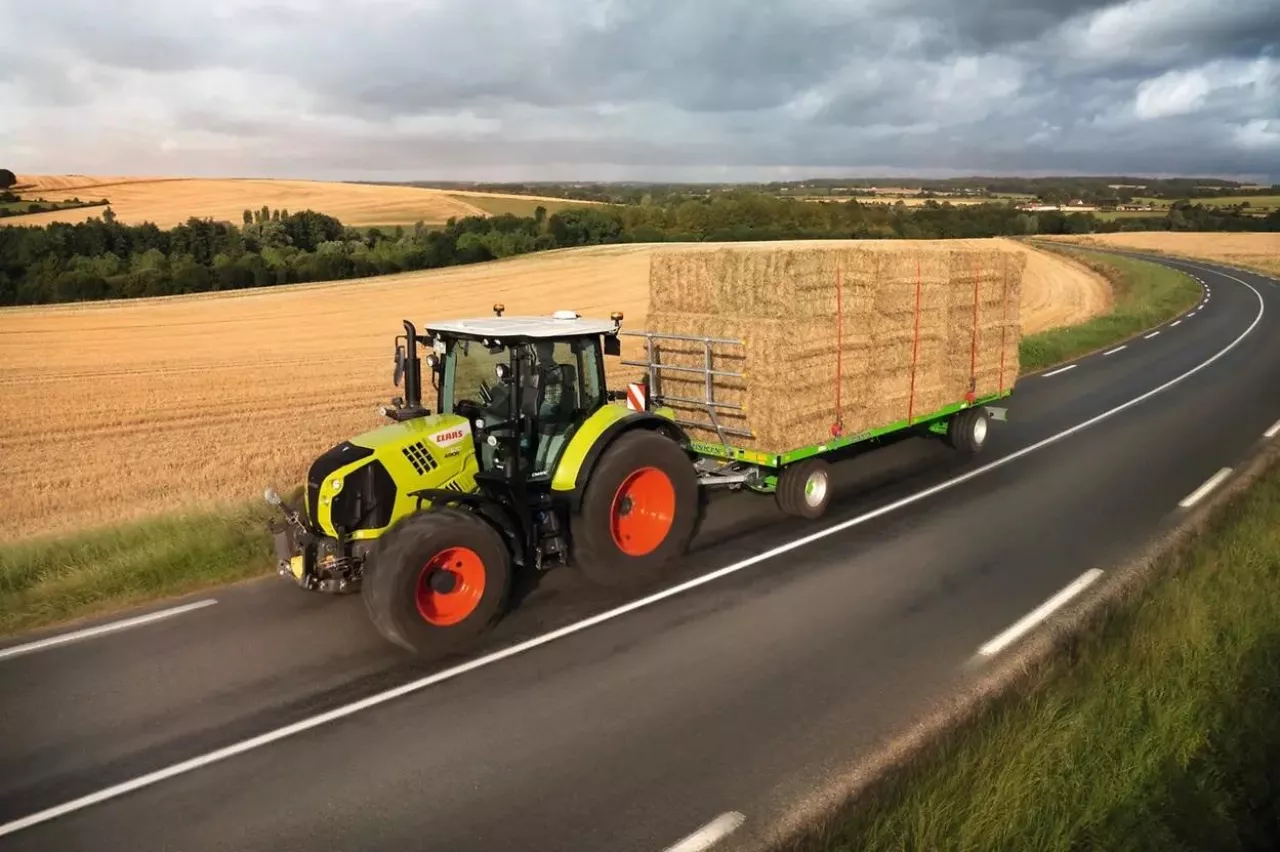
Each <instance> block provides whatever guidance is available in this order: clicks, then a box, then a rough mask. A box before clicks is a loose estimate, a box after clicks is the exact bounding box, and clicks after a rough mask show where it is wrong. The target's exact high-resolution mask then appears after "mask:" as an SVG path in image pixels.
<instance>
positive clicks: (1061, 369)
mask: <svg viewBox="0 0 1280 852" xmlns="http://www.w3.org/2000/svg"><path fill="white" fill-rule="evenodd" d="M1077 366H1078V365H1076V364H1068V365H1067V366H1065V367H1059V368H1058V369H1056V370H1053V371H1052V372H1048V373H1045V374H1044V378H1046V379H1047V378H1049V377H1050V376H1056V375H1058V374H1059V373H1065V372H1066V371H1067V370H1074V369H1075V368H1076V367H1077Z"/></svg>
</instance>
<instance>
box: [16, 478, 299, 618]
mask: <svg viewBox="0 0 1280 852" xmlns="http://www.w3.org/2000/svg"><path fill="white" fill-rule="evenodd" d="M269 508H270V507H268V506H266V504H265V503H264V504H263V505H262V507H261V508H258V507H245V508H242V509H237V510H232V511H228V512H225V513H222V514H215V513H201V514H190V515H172V516H162V517H158V518H152V519H147V520H143V521H137V522H132V523H128V524H121V525H119V526H115V527H108V528H105V529H100V530H93V531H88V532H83V533H78V534H73V535H51V536H48V537H43V538H36V539H32V540H30V541H25V542H21V543H18V544H12V545H5V546H3V547H0V634H8V633H15V632H18V631H22V630H29V629H33V628H36V627H43V626H45V625H48V624H54V623H58V622H62V621H67V620H70V619H77V618H82V617H89V616H93V615H100V614H102V613H104V612H109V611H112V610H115V609H118V608H120V607H123V606H127V605H131V604H137V603H143V602H146V601H151V600H154V599H157V598H162V597H169V596H173V595H181V594H186V593H189V592H194V591H197V590H199V589H202V588H207V587H210V586H214V585H219V584H222V583H227V582H231V581H235V580H241V579H244V578H247V577H252V576H256V575H259V574H264V573H267V572H269V571H270V570H271V569H272V563H273V559H274V557H273V554H272V545H271V539H270V537H269V536H268V535H267V533H266V528H265V523H266V519H267V517H268V513H267V511H266V510H267V509H269Z"/></svg>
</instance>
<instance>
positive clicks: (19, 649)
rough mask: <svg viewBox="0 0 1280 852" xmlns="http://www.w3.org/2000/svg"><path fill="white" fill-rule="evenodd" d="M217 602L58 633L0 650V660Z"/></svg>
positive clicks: (169, 609) (205, 602)
mask: <svg viewBox="0 0 1280 852" xmlns="http://www.w3.org/2000/svg"><path fill="white" fill-rule="evenodd" d="M217 602H218V601H217V600H216V599H214V598H206V599H205V600H202V601H196V602H195V603H189V604H183V605H182V606H174V607H169V608H168V609H162V610H159V611H158V612H150V613H147V614H146V615H136V616H134V617H133V618H125V619H122V620H120V621H111V622H108V623H106V624H100V625H98V626H97V627H86V628H84V629H83V630H73V631H72V632H70V633H60V634H58V635H56V636H50V637H49V638H47V639H37V640H36V641H35V642H25V643H23V644H21V645H12V646H10V647H8V648H0V660H7V659H11V658H13V657H19V656H22V655H23V654H33V653H35V652H36V651H43V650H44V649H45V648H53V647H56V646H58V645H66V644H68V643H70V642H82V641H84V640H85V639H92V638H94V637H95V636H103V635H105V634H108V633H116V632H118V631H120V630H128V629H129V628H130V627H140V626H142V625H143V624H150V623H151V622H153V621H160V620H161V619H165V618H172V617H173V616H175V615H182V614H183V613H185V612H192V611H193V610H197V609H204V608H205V607H207V606H213V605H214V604H216V603H217Z"/></svg>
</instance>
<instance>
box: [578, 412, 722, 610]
mask: <svg viewBox="0 0 1280 852" xmlns="http://www.w3.org/2000/svg"><path fill="white" fill-rule="evenodd" d="M642 472H644V479H643V480H639V479H635V478H633V477H637V476H639V475H640V474H641V473H642ZM655 472H656V473H655ZM664 481H665V483H666V484H665V485H663V484H662V483H663V482H664ZM624 484H626V485H627V486H628V494H631V493H634V494H635V499H636V500H637V501H638V500H645V499H646V498H645V496H644V494H645V492H642V491H640V490H637V485H642V484H650V485H653V486H654V487H655V488H656V489H657V490H656V491H649V492H647V493H648V494H649V495H655V496H652V497H651V498H649V499H647V503H648V506H649V509H650V512H649V515H650V517H655V516H656V517H662V518H666V519H668V520H669V521H670V526H669V527H667V528H666V530H665V534H662V531H661V528H662V527H663V522H661V521H658V522H655V523H653V524H652V525H650V526H649V527H648V528H647V529H643V528H641V527H638V526H636V525H635V523H634V522H633V523H632V524H629V525H627V526H621V527H619V536H620V537H621V538H622V541H623V542H624V543H625V542H626V541H628V540H630V541H631V542H632V545H631V549H632V550H633V552H631V553H628V552H627V551H626V550H624V549H623V546H622V545H621V544H619V541H618V540H617V539H615V537H614V524H613V521H614V503H615V499H617V500H618V502H619V507H618V508H619V520H620V521H621V519H622V518H625V517H635V518H637V519H638V518H640V517H643V516H644V514H645V512H644V509H643V506H644V504H643V503H642V504H641V507H642V508H641V509H640V512H639V513H636V514H635V515H634V516H633V514H632V512H631V511H629V510H628V504H627V503H626V502H625V498H626V497H627V496H628V494H624V493H622V491H621V489H622V487H623V485H624ZM698 496H699V495H698V475H697V472H696V471H695V470H694V467H693V462H692V461H691V460H690V458H689V456H688V455H686V454H685V451H684V450H683V449H682V448H681V447H680V445H679V444H677V443H676V442H675V441H673V440H672V439H670V438H668V437H667V436H666V435H663V434H661V433H659V432H654V431H650V430H648V429H636V430H634V431H632V432H627V433H625V434H623V435H622V436H621V437H620V438H618V439H617V440H616V441H614V442H613V444H612V445H611V446H610V447H609V448H608V449H607V450H605V453H604V456H603V457H602V458H601V459H600V462H599V463H598V464H597V465H596V467H595V469H594V470H593V471H592V472H591V479H590V480H589V481H588V482H587V486H586V489H585V490H584V491H583V495H582V509H581V512H580V513H579V514H578V515H576V516H575V517H574V518H573V523H572V527H571V530H570V532H571V533H572V535H573V563H574V566H575V567H576V569H577V570H578V572H579V573H580V574H582V575H583V576H584V577H586V578H587V579H588V580H590V581H591V582H593V583H597V584H599V585H602V586H611V587H615V588H626V587H634V586H638V585H641V584H643V583H646V582H649V581H652V580H653V579H655V578H657V577H659V576H660V575H661V574H662V571H663V569H664V568H666V567H667V566H668V565H669V563H670V562H671V561H672V560H674V559H675V558H676V557H678V556H680V555H681V554H682V553H684V552H685V549H686V548H687V547H688V546H689V541H690V540H691V539H692V538H693V532H694V527H695V526H696V525H697V520H698V511H699V505H698ZM668 498H669V499H670V504H668V502H667V500H668ZM655 501H656V502H655ZM629 505H630V506H635V503H631V504H629ZM668 509H670V510H668ZM628 526H629V527H630V529H628ZM646 532H647V534H648V536H647V540H646V537H645V536H644V535H637V534H636V533H646ZM628 536H629V538H628Z"/></svg>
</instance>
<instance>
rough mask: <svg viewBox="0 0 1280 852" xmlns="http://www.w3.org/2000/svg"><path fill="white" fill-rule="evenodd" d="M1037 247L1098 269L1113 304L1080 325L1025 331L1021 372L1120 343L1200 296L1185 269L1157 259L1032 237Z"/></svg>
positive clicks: (1196, 285)
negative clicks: (1049, 243)
mask: <svg viewBox="0 0 1280 852" xmlns="http://www.w3.org/2000/svg"><path fill="white" fill-rule="evenodd" d="M1036 247H1037V248H1043V249H1045V250H1047V251H1052V252H1054V253H1056V254H1060V255H1065V256H1066V257H1068V258H1071V259H1072V260H1075V261H1077V262H1079V263H1083V264H1085V265H1086V266H1088V267H1089V268H1090V269H1093V270H1094V271H1096V272H1098V273H1100V274H1101V275H1102V276H1104V277H1105V278H1106V279H1107V280H1108V281H1109V282H1110V283H1111V288H1112V292H1113V293H1114V295H1115V305H1114V307H1113V308H1112V310H1111V312H1110V313H1108V314H1104V315H1103V316H1100V317H1094V318H1093V319H1091V320H1089V321H1088V322H1085V323H1082V324H1080V325H1075V326H1069V327H1067V328H1056V329H1050V330H1049V331H1044V332H1041V333H1039V334H1031V335H1027V336H1026V337H1024V338H1023V339H1022V342H1021V345H1020V346H1019V358H1020V360H1021V364H1022V370H1023V371H1024V372H1035V371H1037V370H1043V369H1045V368H1047V367H1051V366H1054V365H1055V364H1059V363H1062V362H1063V361H1069V360H1071V359H1073V358H1078V357H1080V356H1081V355H1087V354H1089V353H1090V352H1095V351H1097V350H1099V349H1103V348H1105V347H1108V346H1114V345H1116V344H1119V343H1121V342H1123V341H1125V340H1128V339H1129V338H1131V337H1134V336H1135V335H1138V334H1140V333H1142V332H1144V331H1147V330H1148V329H1150V328H1152V327H1153V326H1157V325H1160V324H1161V323H1164V322H1168V321H1169V320H1171V319H1173V318H1174V317H1176V316H1177V315H1178V314H1180V313H1182V312H1183V311H1187V310H1190V309H1191V308H1192V307H1194V306H1195V305H1196V303H1197V302H1198V301H1199V300H1200V295H1201V290H1200V285H1198V284H1196V282H1195V281H1193V280H1192V279H1191V277H1190V276H1189V275H1186V274H1185V273H1182V272H1178V271H1176V270H1173V269H1169V268H1168V267H1164V266H1160V265H1159V264H1155V263H1150V262H1148V261H1142V260H1133V259H1130V258H1126V257H1116V256H1114V255H1102V254H1099V253H1097V252H1090V251H1086V250H1082V249H1067V248H1062V247H1061V245H1060V244H1054V245H1052V246H1046V245H1045V244H1043V243H1037V244H1036Z"/></svg>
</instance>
